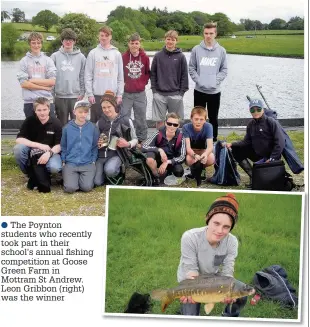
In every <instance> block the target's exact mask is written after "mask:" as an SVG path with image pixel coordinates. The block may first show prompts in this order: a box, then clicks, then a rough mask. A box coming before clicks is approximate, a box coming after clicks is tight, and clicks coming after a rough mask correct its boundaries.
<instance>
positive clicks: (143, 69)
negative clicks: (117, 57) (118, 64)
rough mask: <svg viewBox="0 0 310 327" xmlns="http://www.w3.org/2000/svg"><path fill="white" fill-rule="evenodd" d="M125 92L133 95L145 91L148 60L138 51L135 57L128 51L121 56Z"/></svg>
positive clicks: (141, 51) (148, 69) (148, 70)
mask: <svg viewBox="0 0 310 327" xmlns="http://www.w3.org/2000/svg"><path fill="white" fill-rule="evenodd" d="M123 67H124V81H125V92H128V93H135V92H142V91H144V90H145V86H146V85H147V83H148V81H149V78H150V58H149V57H148V56H147V55H146V54H145V52H144V51H143V50H142V49H140V50H139V54H138V56H137V57H134V56H133V55H132V54H131V53H130V51H129V50H127V51H126V52H125V53H124V54H123Z"/></svg>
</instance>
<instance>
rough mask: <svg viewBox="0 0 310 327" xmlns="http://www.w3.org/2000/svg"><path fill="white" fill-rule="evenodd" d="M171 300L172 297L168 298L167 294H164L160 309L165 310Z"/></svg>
mask: <svg viewBox="0 0 310 327" xmlns="http://www.w3.org/2000/svg"><path fill="white" fill-rule="evenodd" d="M172 301H173V299H170V298H168V296H164V297H163V298H162V300H161V311H162V312H165V310H166V309H167V307H168V305H169V304H170V303H171V302H172Z"/></svg>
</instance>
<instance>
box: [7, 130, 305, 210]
mask: <svg viewBox="0 0 310 327" xmlns="http://www.w3.org/2000/svg"><path fill="white" fill-rule="evenodd" d="M288 134H289V136H290V137H291V140H292V142H293V144H294V146H295V149H296V151H297V153H298V155H299V157H300V159H301V161H302V162H303V159H304V133H303V131H290V132H288ZM242 138H243V135H238V134H236V133H231V134H230V135H229V136H228V137H227V141H228V142H231V141H236V140H240V139H242ZM219 139H223V137H222V136H221V135H219ZM14 145H15V140H14V139H3V140H2V141H1V191H2V195H1V214H2V216H62V215H70V216H102V215H104V206H105V190H106V187H105V186H101V187H97V188H95V189H94V190H93V191H91V192H89V193H82V192H76V193H74V194H65V193H64V192H63V190H62V187H61V186H60V185H58V184H57V183H55V181H54V180H53V183H52V192H51V193H47V194H41V193H38V192H37V191H29V190H28V189H27V188H26V183H27V179H26V178H25V177H24V176H23V173H22V172H21V171H20V170H19V168H18V167H17V165H16V163H15V160H14V157H13V154H12V153H13V151H12V150H13V146H14ZM286 169H287V171H288V172H290V170H289V168H288V166H286ZM238 171H239V173H240V177H241V183H240V185H239V186H235V187H232V186H220V185H214V184H210V183H203V184H202V185H201V186H200V188H204V189H214V188H216V189H241V190H244V189H246V186H245V184H247V183H248V182H249V178H248V176H247V175H246V174H245V173H244V172H243V170H242V169H240V167H238ZM213 173H214V168H213V167H209V168H208V177H211V176H212V175H213ZM291 174H292V175H293V173H291ZM138 178H139V175H138V174H136V173H135V172H134V171H133V170H132V169H129V170H128V171H127V172H126V180H125V185H133V186H135V185H138V184H137V181H138ZM293 178H294V181H295V183H296V184H298V185H302V184H303V183H304V173H303V172H302V173H301V174H299V175H293ZM180 187H181V188H190V189H193V188H196V187H197V186H196V182H195V181H193V180H186V181H185V182H183V183H182V184H181V185H180ZM300 190H303V189H300Z"/></svg>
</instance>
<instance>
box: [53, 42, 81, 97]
mask: <svg viewBox="0 0 310 327" xmlns="http://www.w3.org/2000/svg"><path fill="white" fill-rule="evenodd" d="M51 59H52V60H53V61H54V63H55V65H56V68H57V78H56V85H55V95H56V97H58V98H73V99H74V98H77V97H78V96H84V94H85V84H84V70H85V63H86V58H85V56H84V55H83V54H82V53H81V51H80V49H79V48H73V51H72V52H65V50H64V48H63V47H61V48H60V49H59V51H57V52H54V53H53V54H52V55H51Z"/></svg>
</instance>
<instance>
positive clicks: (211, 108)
mask: <svg viewBox="0 0 310 327" xmlns="http://www.w3.org/2000/svg"><path fill="white" fill-rule="evenodd" d="M220 102H221V92H219V93H216V94H206V93H202V92H199V91H197V90H194V106H195V107H196V106H201V107H207V110H208V116H209V122H210V124H211V125H212V126H213V141H214V142H215V141H217V135H218V118H217V117H218V114H219V109H220Z"/></svg>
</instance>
